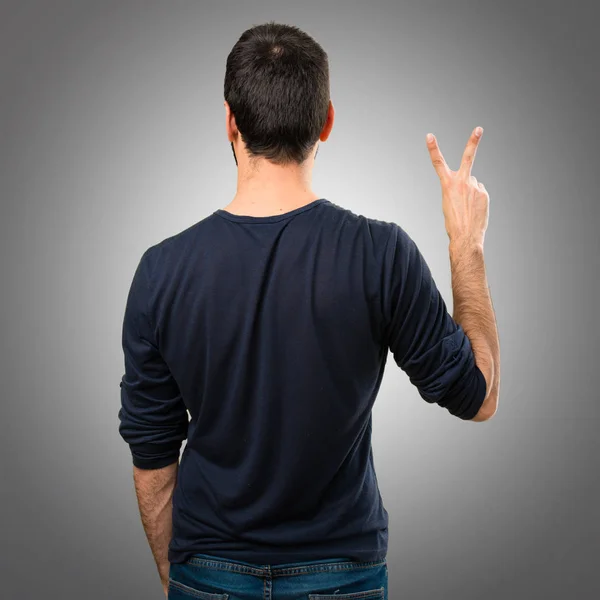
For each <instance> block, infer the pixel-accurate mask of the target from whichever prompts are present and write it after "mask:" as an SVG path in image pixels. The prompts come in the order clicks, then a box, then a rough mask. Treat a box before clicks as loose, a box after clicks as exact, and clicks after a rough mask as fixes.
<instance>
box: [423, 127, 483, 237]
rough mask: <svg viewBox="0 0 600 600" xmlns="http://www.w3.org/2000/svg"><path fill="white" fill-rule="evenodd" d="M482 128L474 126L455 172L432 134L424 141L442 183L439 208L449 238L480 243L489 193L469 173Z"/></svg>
mask: <svg viewBox="0 0 600 600" xmlns="http://www.w3.org/2000/svg"><path fill="white" fill-rule="evenodd" d="M478 129H479V130H480V132H481V134H483V129H481V128H480V127H477V128H476V129H475V130H474V131H473V133H472V134H471V137H470V138H469V141H468V142H467V146H466V148H465V151H464V153H463V157H462V161H461V164H460V168H459V170H458V171H451V170H450V169H449V167H448V165H447V164H446V161H445V160H444V157H443V156H442V153H441V152H440V149H439V147H438V144H437V140H436V139H435V136H432V140H431V141H429V140H427V148H428V149H429V154H430V156H431V162H432V163H433V166H434V168H435V170H436V173H437V174H438V176H439V178H440V182H441V184H442V209H443V211H444V218H445V225H446V233H447V234H448V237H449V238H450V241H451V242H453V241H459V242H463V241H469V242H474V243H476V244H478V245H481V246H483V240H484V237H485V231H486V229H487V225H488V219H489V202H490V196H489V194H488V192H487V190H486V189H485V186H484V185H483V183H479V182H478V181H477V179H475V177H473V175H471V167H472V166H473V160H474V159H475V153H476V152H477V146H478V145H479V141H480V139H481V136H477V134H476V133H477V130H478Z"/></svg>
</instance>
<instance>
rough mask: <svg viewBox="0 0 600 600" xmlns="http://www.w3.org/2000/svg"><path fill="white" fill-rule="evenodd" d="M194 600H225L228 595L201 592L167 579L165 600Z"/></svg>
mask: <svg viewBox="0 0 600 600" xmlns="http://www.w3.org/2000/svg"><path fill="white" fill-rule="evenodd" d="M190 598H196V599H197V600H227V599H228V598H229V594H225V593H223V594H216V593H214V592H203V591H202V590H198V589H196V588H192V587H190V586H189V585H185V584H183V583H179V581H175V580H174V579H169V595H168V597H167V600H189V599H190Z"/></svg>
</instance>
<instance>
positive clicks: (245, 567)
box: [187, 553, 386, 577]
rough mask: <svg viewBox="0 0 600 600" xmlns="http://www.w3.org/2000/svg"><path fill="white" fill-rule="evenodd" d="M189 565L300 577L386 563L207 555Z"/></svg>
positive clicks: (197, 555)
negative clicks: (266, 561) (262, 561)
mask: <svg viewBox="0 0 600 600" xmlns="http://www.w3.org/2000/svg"><path fill="white" fill-rule="evenodd" d="M187 562H188V563H189V564H191V565H196V566H201V567H206V568H209V569H210V568H212V569H216V570H221V571H223V570H224V571H233V572H236V573H245V574H248V575H257V576H265V575H269V576H272V577H277V576H286V575H301V574H304V573H318V572H321V571H329V572H333V571H344V570H353V569H368V568H374V567H379V566H382V565H385V564H386V561H385V560H383V561H373V562H357V561H354V560H351V559H349V558H343V557H340V558H324V559H320V560H319V559H317V560H310V561H301V562H293V563H285V564H277V565H259V564H253V563H249V562H245V561H241V560H232V559H229V558H221V557H216V556H210V555H208V554H200V553H196V554H194V555H193V556H192V557H191V558H190V559H189V560H188V561H187Z"/></svg>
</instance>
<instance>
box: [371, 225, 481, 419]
mask: <svg viewBox="0 0 600 600" xmlns="http://www.w3.org/2000/svg"><path fill="white" fill-rule="evenodd" d="M384 276H385V284H384V289H385V294H384V295H383V304H384V313H385V331H386V338H387V340H388V346H389V349H390V351H391V352H392V354H393V356H394V360H395V362H396V364H397V365H398V366H399V367H400V368H401V369H402V370H403V371H404V372H405V373H406V374H407V375H408V377H409V379H410V381H411V383H412V384H413V385H414V386H416V388H417V389H418V391H419V394H420V396H421V397H422V398H423V399H424V400H425V401H426V402H429V403H431V404H433V403H436V404H438V405H440V406H441V407H443V408H446V409H447V410H448V411H449V412H450V413H451V414H452V415H454V416H456V417H458V418H460V419H464V420H469V419H472V418H473V417H474V416H475V415H476V414H477V412H478V411H479V408H480V407H481V405H482V404H483V400H484V398H485V395H486V381H485V378H484V376H483V373H482V372H481V370H480V369H479V368H478V367H477V365H476V364H475V357H474V355H473V350H472V347H471V343H470V340H469V338H468V337H467V335H466V333H465V331H464V330H463V328H462V327H461V325H459V324H458V323H457V322H456V321H455V320H454V319H453V318H452V316H451V315H450V314H449V313H448V311H447V308H446V304H445V302H444V300H443V298H442V296H441V294H440V292H439V290H438V288H437V286H436V283H435V281H434V279H433V276H432V274H431V271H430V270H429V266H428V265H427V262H426V261H425V259H424V257H423V255H422V254H421V252H420V251H419V249H418V247H417V245H416V244H415V242H414V241H413V240H412V239H411V237H410V236H409V235H408V234H407V233H406V232H405V231H404V230H403V229H402V228H401V227H400V226H398V225H396V224H392V232H391V237H390V239H389V242H388V245H387V249H386V269H385V271H384Z"/></svg>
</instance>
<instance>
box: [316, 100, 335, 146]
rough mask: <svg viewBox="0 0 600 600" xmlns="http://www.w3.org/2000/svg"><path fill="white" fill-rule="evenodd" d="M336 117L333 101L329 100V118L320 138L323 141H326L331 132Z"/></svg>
mask: <svg viewBox="0 0 600 600" xmlns="http://www.w3.org/2000/svg"><path fill="white" fill-rule="evenodd" d="M334 119H335V109H334V108H333V102H332V101H331V100H330V101H329V108H328V109H327V120H326V121H325V125H324V126H323V129H322V130H321V135H320V136H319V139H320V140H321V141H322V142H325V141H326V140H327V138H328V137H329V134H330V133H331V128H332V127H333V121H334Z"/></svg>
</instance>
